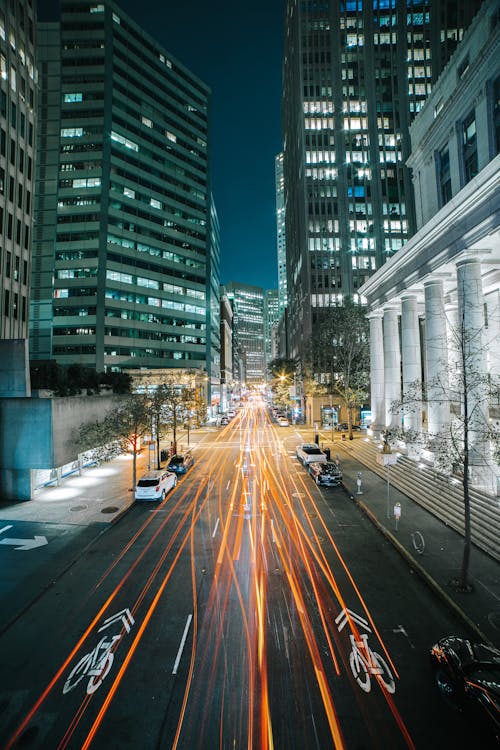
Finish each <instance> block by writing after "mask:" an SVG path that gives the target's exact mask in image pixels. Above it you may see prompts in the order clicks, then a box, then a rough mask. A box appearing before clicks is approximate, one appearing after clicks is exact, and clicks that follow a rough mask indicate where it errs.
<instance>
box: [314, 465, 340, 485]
mask: <svg viewBox="0 0 500 750" xmlns="http://www.w3.org/2000/svg"><path fill="white" fill-rule="evenodd" d="M307 468H308V471H309V474H310V475H311V476H312V478H313V479H314V481H315V482H316V484H322V485H325V486H326V487H337V486H338V485H339V484H340V483H341V482H342V472H341V471H340V469H339V467H338V466H337V464H336V463H334V462H333V461H325V462H324V463H312V464H309V466H308V467H307Z"/></svg>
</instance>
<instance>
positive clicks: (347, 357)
mask: <svg viewBox="0 0 500 750" xmlns="http://www.w3.org/2000/svg"><path fill="white" fill-rule="evenodd" d="M311 349H312V351H311V355H312V356H311V359H312V361H311V363H310V368H311V369H312V370H313V371H314V372H315V378H316V379H320V377H321V379H322V382H323V386H324V389H323V393H329V394H330V396H331V398H332V400H333V397H334V396H337V397H338V399H339V400H340V403H341V405H342V406H343V407H344V409H345V411H346V413H347V423H348V428H349V437H350V438H351V439H352V418H353V413H354V412H355V410H357V409H359V408H360V407H361V406H362V405H363V404H364V403H365V402H366V400H367V398H368V384H369V381H370V376H369V368H370V353H369V325H368V320H367V318H366V314H365V311H364V310H363V308H362V307H360V306H359V305H357V304H355V303H354V302H353V301H352V300H351V299H349V298H346V299H345V300H344V304H343V305H342V306H341V307H332V308H329V309H328V310H327V311H325V315H324V320H323V321H322V324H321V325H320V326H319V327H318V332H317V335H315V337H314V339H313V344H312V348H311ZM320 373H321V376H320Z"/></svg>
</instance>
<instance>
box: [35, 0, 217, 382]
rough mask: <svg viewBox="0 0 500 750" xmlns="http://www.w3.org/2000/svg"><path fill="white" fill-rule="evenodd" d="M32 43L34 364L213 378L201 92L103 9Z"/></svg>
mask: <svg viewBox="0 0 500 750" xmlns="http://www.w3.org/2000/svg"><path fill="white" fill-rule="evenodd" d="M39 42H40V45H39V54H40V65H41V76H40V84H41V92H40V99H41V101H40V108H39V112H40V118H41V121H42V123H43V124H42V127H41V128H40V137H39V143H38V146H39V153H40V159H39V169H38V172H37V193H38V196H37V204H36V218H37V228H36V235H35V244H34V268H33V276H32V286H33V295H32V308H31V347H30V348H31V356H32V358H33V359H52V358H53V359H56V360H57V361H58V362H59V363H60V364H63V365H64V364H70V363H75V362H77V363H81V364H82V365H86V366H89V367H95V368H96V369H97V370H99V371H102V370H105V369H107V368H127V369H130V368H171V367H179V368H205V369H206V370H207V371H208V373H209V374H210V373H211V371H212V370H213V361H212V353H211V350H212V343H213V342H211V340H210V336H209V335H207V326H208V325H209V323H210V320H211V317H213V315H214V312H213V311H214V310H216V309H217V310H218V301H217V302H214V303H213V304H212V302H211V295H212V294H213V293H214V292H213V290H214V289H216V290H217V294H218V288H219V283H218V279H216V278H215V276H214V275H218V273H219V258H218V253H219V248H218V228H217V226H215V227H214V226H212V223H213V222H216V214H215V211H214V210H212V208H213V206H212V201H211V194H210V187H209V184H210V164H209V135H208V121H209V105H210V91H209V89H208V87H207V86H206V85H205V84H204V83H203V82H202V81H200V80H199V79H198V78H197V77H195V76H194V75H193V74H192V73H190V72H189V70H187V69H186V68H185V67H184V66H183V65H182V64H181V63H179V62H178V61H177V60H175V59H174V58H172V57H171V56H170V55H169V54H168V52H167V51H166V50H165V49H163V48H162V47H161V46H160V45H159V44H157V43H156V42H155V41H154V40H153V39H152V38H151V37H150V36H148V35H147V34H146V33H145V32H144V31H142V30H141V29H140V27H139V26H138V25H137V24H136V23H135V22H134V21H133V20H131V19H130V18H129V17H127V16H126V15H125V14H124V13H123V12H122V11H121V9H120V8H119V6H118V5H117V4H115V3H113V2H111V1H110V0H105V1H104V2H99V3H89V2H88V0H87V1H86V2H83V1H82V0H71V2H67V1H66V0H63V2H62V3H61V20H60V23H56V24H40V26H39ZM214 243H215V245H216V246H214ZM217 322H218V321H217Z"/></svg>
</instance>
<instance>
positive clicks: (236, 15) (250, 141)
mask: <svg viewBox="0 0 500 750" xmlns="http://www.w3.org/2000/svg"><path fill="white" fill-rule="evenodd" d="M118 5H119V6H120V7H122V8H123V10H124V11H125V12H126V13H127V14H128V15H129V16H130V17H131V18H133V19H134V20H135V21H136V22H137V23H138V24H139V25H140V26H141V27H142V28H143V29H144V30H145V31H147V32H148V33H149V34H150V35H151V36H152V37H154V39H156V40H157V41H158V42H159V43H160V44H161V45H162V46H163V47H165V49H166V50H167V51H168V52H169V53H170V54H171V55H173V56H174V57H176V58H177V59H178V60H179V62H181V63H183V64H184V65H185V66H186V67H187V68H189V70H191V72H193V73H194V74H195V75H197V76H198V77H199V78H201V79H202V81H203V82H204V83H206V84H207V85H208V86H210V88H211V90H212V119H211V127H212V131H211V143H212V190H213V194H214V197H215V204H216V207H217V213H218V215H219V222H220V225H221V256H222V261H221V283H225V282H228V281H238V282H244V283H246V284H254V285H256V286H262V287H264V288H265V289H274V288H277V286H278V278H277V260H276V204H275V183H274V157H275V156H276V154H277V153H278V152H279V151H280V150H281V61H282V51H283V33H284V0H252V2H250V3H235V2H234V0H233V2H230V1H229V0H163V2H158V0H141V2H139V1H138V0H118ZM57 8H58V3H57V1H56V0H38V18H39V20H42V21H44V20H56V19H57V17H58V11H57Z"/></svg>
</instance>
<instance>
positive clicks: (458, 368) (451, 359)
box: [446, 303, 462, 408]
mask: <svg viewBox="0 0 500 750" xmlns="http://www.w3.org/2000/svg"><path fill="white" fill-rule="evenodd" d="M446 334H447V338H448V383H449V391H448V393H449V399H450V404H452V403H453V404H455V407H456V408H458V407H459V406H460V401H461V394H460V384H461V381H462V363H461V354H460V326H459V323H458V303H455V304H448V305H446Z"/></svg>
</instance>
